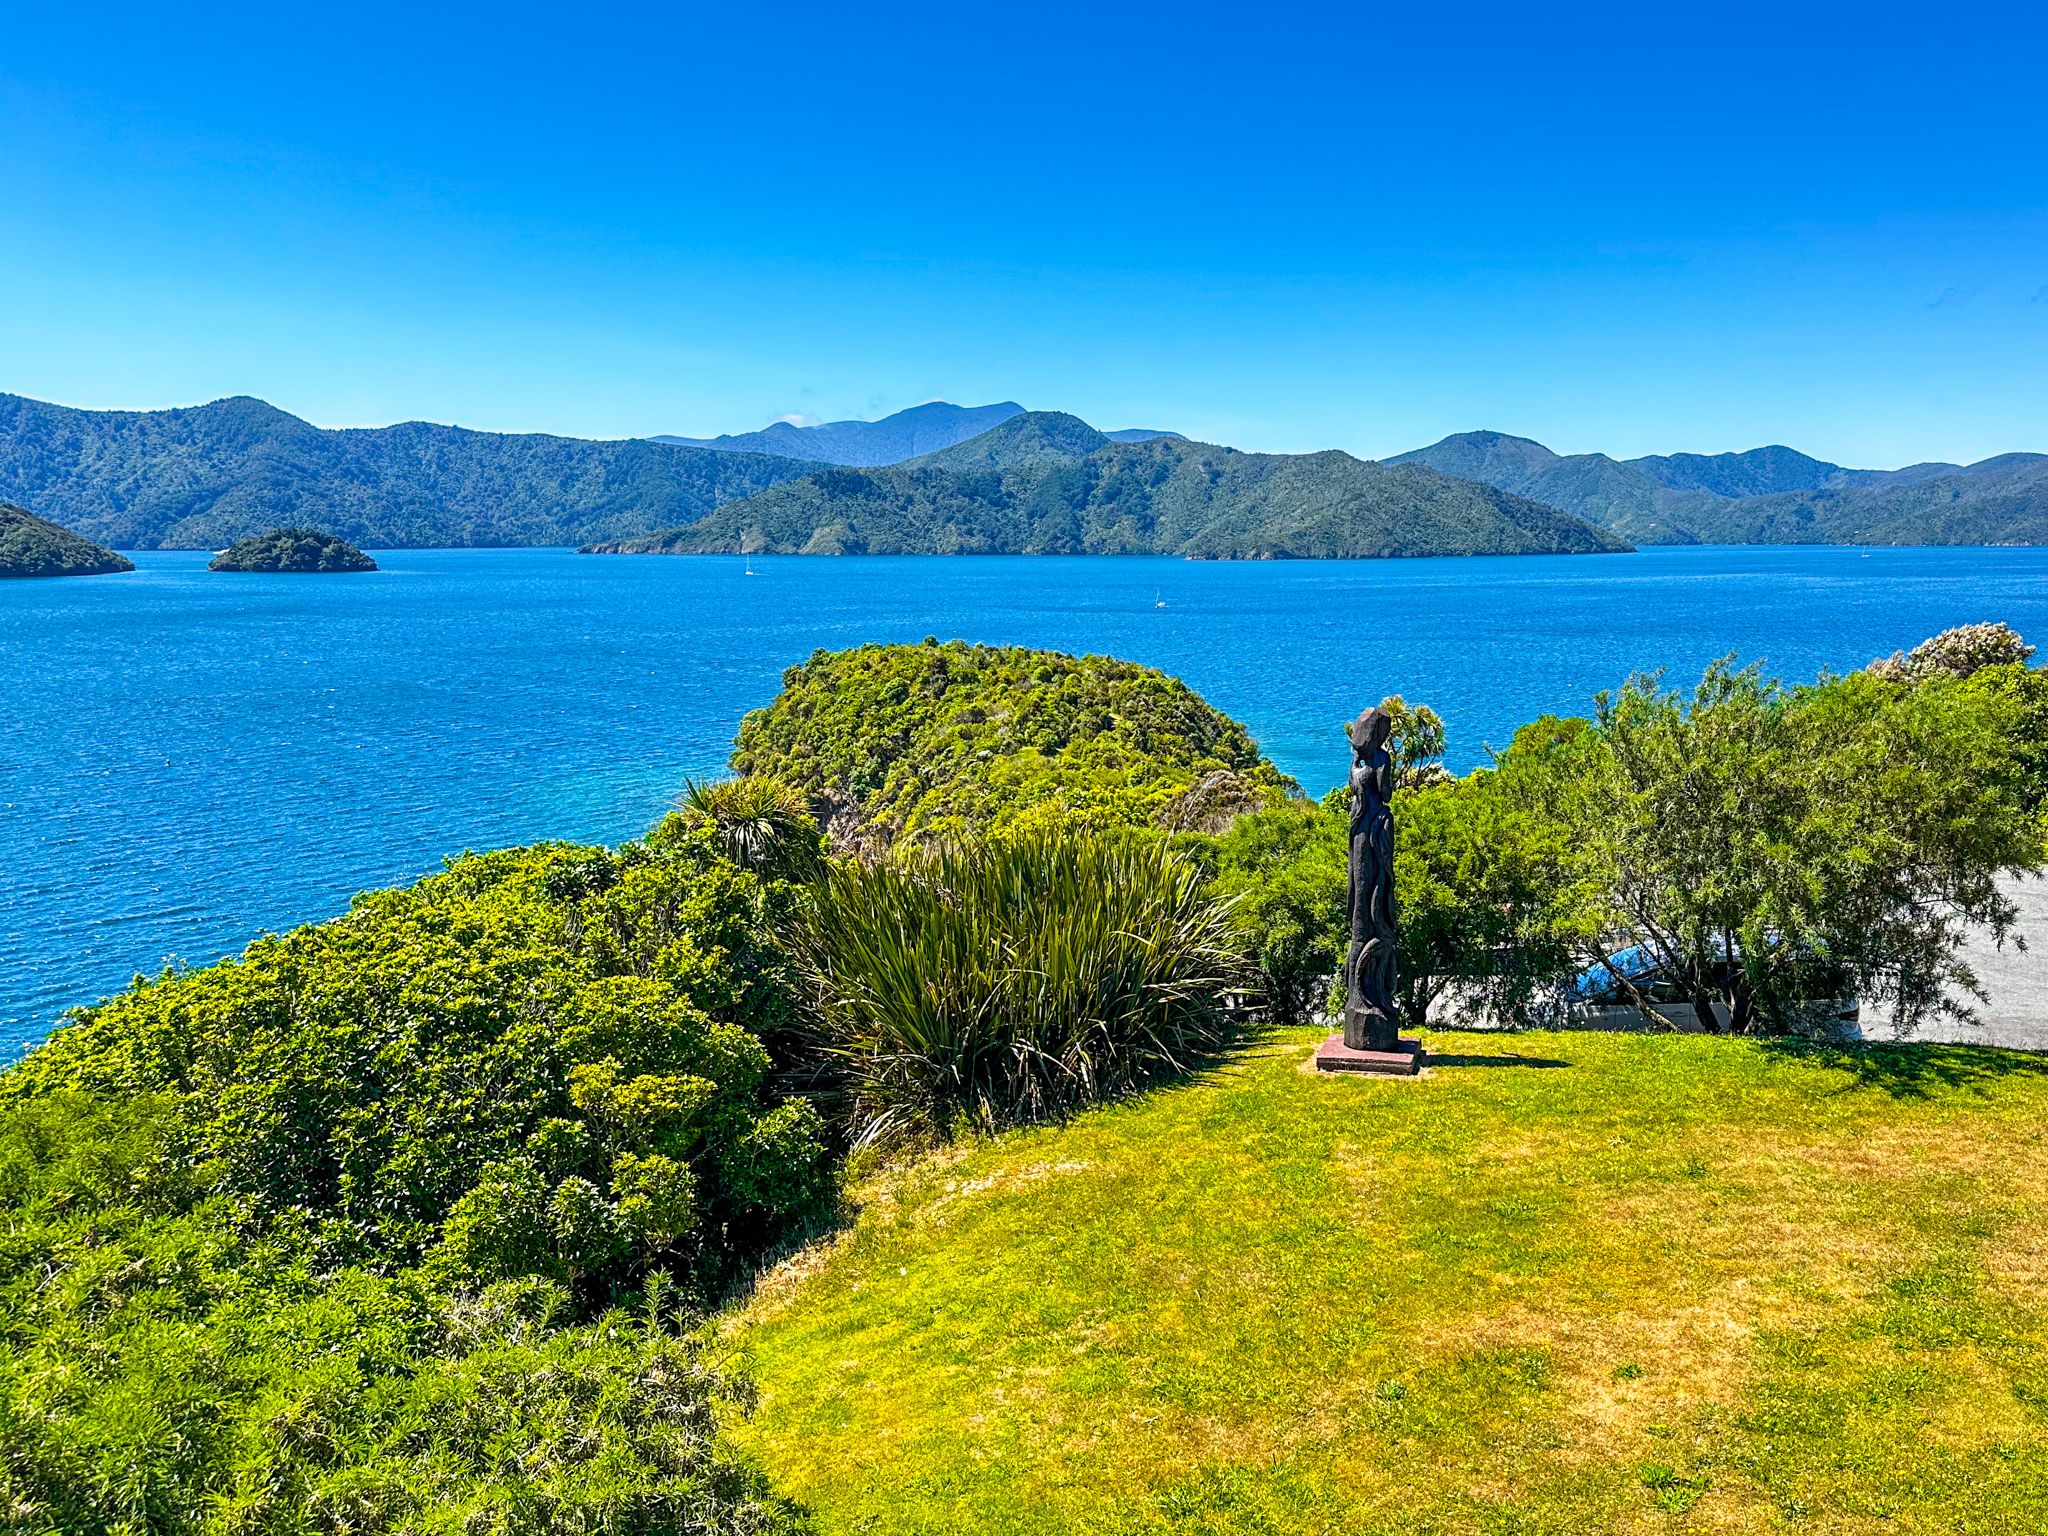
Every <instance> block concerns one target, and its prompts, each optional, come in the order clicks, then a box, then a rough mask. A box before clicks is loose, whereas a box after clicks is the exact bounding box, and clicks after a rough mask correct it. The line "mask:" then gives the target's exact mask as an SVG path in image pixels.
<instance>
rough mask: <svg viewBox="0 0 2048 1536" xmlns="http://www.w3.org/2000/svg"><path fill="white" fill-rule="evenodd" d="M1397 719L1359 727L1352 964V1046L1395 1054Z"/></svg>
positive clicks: (1347, 1002)
mask: <svg viewBox="0 0 2048 1536" xmlns="http://www.w3.org/2000/svg"><path fill="white" fill-rule="evenodd" d="M1393 733H1394V721H1393V717H1392V716H1390V715H1389V714H1388V713H1387V712H1386V711H1385V710H1384V709H1382V708H1380V707H1379V706H1377V705H1375V706H1374V707H1373V708H1371V709H1368V710H1367V711H1366V712H1365V713H1364V714H1362V715H1360V716H1359V717H1358V718H1357V719H1356V720H1354V721H1352V722H1351V727H1350V732H1349V734H1350V737H1351V859H1350V864H1351V899H1350V906H1351V947H1350V949H1349V951H1348V952H1347V953H1346V955H1345V958H1344V1044H1345V1045H1346V1046H1348V1047H1349V1048H1350V1049H1352V1050H1354V1051H1391V1050H1394V1049H1395V1048H1396V1046H1397V1044H1398V1042H1399V1038H1400V1021H1399V1020H1398V1019H1397V1018H1396V1017H1395V1015H1394V946H1395V931H1394V811H1393V797H1394V759H1393V754H1392V753H1391V752H1390V751H1389V750H1388V740H1389V738H1390V737H1391V736H1392V735H1393Z"/></svg>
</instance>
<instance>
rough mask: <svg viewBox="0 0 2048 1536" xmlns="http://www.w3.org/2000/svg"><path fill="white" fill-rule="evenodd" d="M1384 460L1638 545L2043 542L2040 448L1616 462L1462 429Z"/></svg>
mask: <svg viewBox="0 0 2048 1536" xmlns="http://www.w3.org/2000/svg"><path fill="white" fill-rule="evenodd" d="M1389 462H1390V463H1397V464H1426V465H1428V466H1429V467H1431V468H1432V469H1438V470H1441V471H1443V472H1444V473H1445V474H1447V475H1459V476H1462V477H1464V478H1466V479H1469V480H1478V481H1481V482H1483V483H1485V484H1487V485H1491V486H1495V487H1498V488H1499V489H1501V490H1505V491H1511V492H1513V493H1514V494H1516V495H1518V496H1528V497H1531V498H1533V499H1535V500H1537V501H1541V502H1546V503H1548V504H1549V505H1551V506H1554V507H1558V508H1561V509H1563V510H1565V511H1568V512H1575V513H1577V514H1578V515H1579V516H1581V517H1584V518H1586V519H1587V520H1589V521H1591V522H1595V523H1598V524H1599V525H1600V526H1602V527H1603V528H1610V529H1613V530H1614V531H1615V532H1617V533H1619V534H1621V535H1622V536H1623V537H1625V538H1628V539H1630V540H1632V541H1634V542H1635V543H1638V544H2039V543H2043V542H2048V455H2044V454H2038V453H2009V454H2003V455H2001V456H1999V457H1998V458H1994V459H1985V460H1983V461H1982V462H1980V463H1976V464H1967V465H1965V464H1914V465H1910V466H1908V467H1906V468H1904V469H1898V470H1875V469H1845V468H1843V467H1842V466H1841V465H1839V464H1830V463H1828V462H1827V461H1826V460H1824V459H1815V458H1809V457H1808V456H1807V455H1806V454H1803V453H1799V452H1797V451H1795V450H1794V449H1791V448H1784V447H1770V448H1754V449H1751V450H1750V451H1748V452H1747V453H1718V454H1698V453H1677V454H1668V455H1655V456H1651V457H1648V458H1640V459H1625V460H1623V459H1612V458H1609V457H1608V456H1607V455H1606V454H1604V453H1577V454H1556V453H1552V452H1551V451H1550V450H1549V449H1548V448H1546V447H1544V446H1543V445H1542V444H1541V443H1538V442H1533V441H1531V440H1530V439H1528V438H1526V437H1510V436H1508V435H1507V434H1506V433H1504V432H1460V433H1458V434H1457V435H1455V436H1453V437H1447V438H1445V439H1444V440H1443V441H1442V442H1439V443H1433V444H1431V445H1430V446H1429V447H1427V448H1418V449H1416V450H1415V451H1414V452H1413V453H1404V454H1400V455H1397V456H1396V457H1395V458H1394V459H1392V460H1390V461H1389Z"/></svg>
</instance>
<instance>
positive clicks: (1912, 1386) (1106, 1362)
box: [725, 1032, 2048, 1536]
mask: <svg viewBox="0 0 2048 1536" xmlns="http://www.w3.org/2000/svg"><path fill="white" fill-rule="evenodd" d="M1315 1038H1316V1037H1315V1036H1313V1035H1311V1034H1309V1033H1304V1032H1294V1033H1289V1034H1286V1035H1283V1036H1280V1037H1278V1038H1277V1039H1276V1040H1275V1041H1274V1042H1273V1043H1272V1044H1270V1045H1268V1046H1266V1047H1263V1048H1261V1049H1258V1050H1256V1051H1254V1052H1252V1053H1251V1054H1249V1055H1247V1056H1246V1057H1244V1058H1242V1059H1240V1060H1238V1061H1237V1062H1235V1063H1234V1064H1232V1065H1231V1066H1229V1067H1227V1068H1225V1069H1223V1070H1221V1071H1218V1072H1216V1073H1213V1074H1211V1075H1209V1076H1208V1077H1206V1078H1204V1079H1203V1080H1200V1081H1198V1082H1194V1083H1190V1084H1186V1085H1183V1086H1179V1087H1176V1088H1172V1089H1169V1090H1167V1091H1164V1092H1160V1093H1157V1094H1154V1095H1151V1096H1149V1097H1147V1098H1145V1099H1142V1100H1139V1101H1134V1102H1131V1103H1127V1104H1123V1105H1120V1106H1117V1107H1115V1108H1112V1109H1108V1110H1104V1111H1098V1112H1095V1113H1091V1114H1089V1115H1086V1116H1084V1117H1082V1118H1080V1119H1078V1120H1076V1121H1075V1122H1073V1123H1072V1124H1069V1125H1067V1126H1064V1127H1060V1128H1057V1129H1047V1130H1038V1131H1031V1132H1025V1133H1021V1134H1016V1135H1011V1136H1007V1137H1004V1138H1001V1139H1000V1140H997V1141H994V1142H985V1143H979V1144H975V1145H971V1146H968V1147H964V1148H960V1149H956V1150H955V1151H953V1152H950V1153H947V1154H945V1155H942V1156H939V1157H936V1158H933V1159H930V1160H927V1161H925V1162H923V1163H920V1164H918V1165H917V1166H915V1167H912V1168H909V1169H906V1170H901V1171H898V1172H896V1173H893V1174H889V1175H886V1176H884V1177H882V1178H879V1179H877V1180H875V1181H874V1182H873V1183H872V1184H871V1185H869V1186H868V1187H866V1188H864V1189H863V1190H862V1191H861V1192H860V1194H861V1198H862V1202H863V1206H864V1208H863V1211H862V1214H861V1216H860V1218H859V1220H858V1222H857V1223H856V1224H855V1225H854V1226H853V1227H852V1229H851V1230H850V1231H848V1232H846V1233H845V1234H843V1235H842V1236H841V1237H839V1238H838V1239H837V1240H835V1241H833V1242H830V1243H827V1244H825V1245H823V1246H821V1247H820V1248H817V1249H814V1250H812V1251H811V1252H809V1253H806V1254H804V1255H802V1256H800V1257H799V1258H798V1259H796V1260H794V1261H792V1262H791V1263H790V1264H789V1265H786V1266H785V1267H784V1268H783V1269H782V1270H781V1271H779V1272H777V1273H776V1274H774V1275H772V1276H770V1277H769V1278H768V1279H767V1280H765V1281H764V1282H763V1284H762V1285H761V1287H760V1288H759V1290H758V1292H757V1294H756V1295H755V1296H754V1297H753V1298H752V1300H751V1302H750V1303H749V1304H748V1305H746V1306H745V1307H744V1308H743V1309H741V1310H740V1311H738V1312H737V1313H735V1314H734V1315H733V1316H732V1317H730V1318H729V1319H727V1321H726V1324H725V1326H726V1329H727V1331H728V1332H729V1334H730V1335H731V1336H732V1337H733V1338H734V1339H735V1340H736V1341H737V1342H739V1343H740V1344H741V1345H742V1346H743V1349H744V1353H745V1355H746V1356H747V1357H748V1358H749V1359H750V1360H751V1362H752V1365H753V1367H754V1369H755V1371H756V1373H757V1375H758V1377H759V1381H760V1385H761V1389H762V1390H761V1403H760V1407H759V1410H758V1412H757V1414H756V1415H755V1416H754V1418H753V1419H752V1421H751V1422H750V1423H749V1424H747V1425H745V1426H743V1427H742V1428H741V1430H740V1437H741V1439H742V1441H743V1442H744V1443H745V1445H746V1446H747V1447H748V1449H749V1450H750V1451H751V1452H752V1453H753V1454H755V1455H756V1456H758V1457H759V1458H760V1459H761V1461H762V1462H763V1463H764V1464H765V1466H766V1467H767V1469H768V1471H769V1472H770V1474H771V1475H772V1476H773V1477H774V1478H775V1479H776V1481H777V1482H778V1484H779V1485H780V1487H781V1489H782V1490H783V1491H784V1492H786V1493H787V1494H789V1495H791V1496H793V1497H794V1498H796V1499H798V1500H800V1501H802V1502H803V1503H805V1504H807V1505H809V1506H810V1507H811V1508H812V1509H813V1510H814V1511H815V1512H816V1515H817V1518H818V1522H819V1525H820V1527H821V1528H822V1530H824V1531H826V1532H853V1531H889V1532H932V1533H938V1532H945V1533H949V1536H953V1533H969V1532H982V1531H1002V1532H1026V1531H1029V1532H1045V1531H1067V1530H1071V1531H1090V1532H1141V1531H1201V1532H1226V1531H1231V1532H1235V1531H1259V1532H1358V1533H1365V1532H1437V1531H1442V1532H1474V1533H1523V1532H1529V1533H1533V1532H1557V1533H1580V1532H1605V1531H1617V1532H1662V1531H1716V1532H1719V1531H1778V1530H1791V1531H1814V1532H1834V1531H1844V1532H1848V1531H1854V1532H1863V1531H1870V1532H1877V1531H1885V1532H1919V1531H1928V1532H1934V1531H1940V1532H1944V1533H1954V1532H2011V1533H2015V1536H2018V1533H2026V1536H2038V1533H2040V1532H2042V1531H2043V1530H2048V1058H2042V1057H2029V1056H2018V1055H2008V1054H2001V1053H1998V1052H1993V1051H1988V1050H1979V1049H1974V1048H1968V1047H1953V1046H1929V1047H1908V1048H1889V1049H1871V1050H1867V1051H1858V1052H1854V1053H1824V1052H1818V1051H1813V1050H1802V1049H1798V1048H1785V1047H1773V1046H1770V1045H1767V1044H1760V1043H1756V1042H1750V1041H1735V1040H1723V1039H1708V1038H1700V1037H1640V1036H1638V1037H1628V1036H1599V1035H1522V1036H1510V1037H1502V1036H1481V1035H1442V1034H1440V1035H1437V1036H1435V1037H1434V1039H1433V1040H1432V1042H1431V1044H1432V1048H1433V1049H1434V1050H1435V1051H1436V1052H1438V1053H1439V1055H1438V1060H1439V1062H1440V1065H1438V1066H1437V1067H1436V1068H1435V1069H1434V1071H1433V1072H1432V1073H1431V1075H1429V1076H1427V1077H1425V1078H1423V1079H1422V1080H1420V1081H1411V1082H1397V1081H1378V1080H1359V1079H1341V1078H1340V1079H1330V1078H1318V1077H1315V1076H1312V1075H1309V1074H1306V1073H1304V1072H1303V1071H1302V1070H1300V1068H1301V1065H1302V1062H1303V1061H1304V1059H1305V1057H1306V1055H1307V1052H1308V1050H1309V1049H1310V1047H1311V1045H1312V1043H1313V1041H1314V1039H1315Z"/></svg>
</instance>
